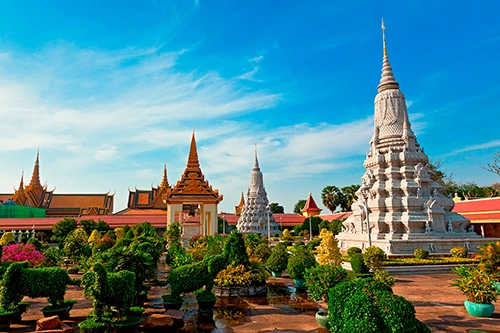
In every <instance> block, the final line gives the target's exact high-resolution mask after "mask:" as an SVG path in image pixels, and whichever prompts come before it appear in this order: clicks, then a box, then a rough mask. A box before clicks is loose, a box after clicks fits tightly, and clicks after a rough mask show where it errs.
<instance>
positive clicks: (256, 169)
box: [253, 143, 260, 171]
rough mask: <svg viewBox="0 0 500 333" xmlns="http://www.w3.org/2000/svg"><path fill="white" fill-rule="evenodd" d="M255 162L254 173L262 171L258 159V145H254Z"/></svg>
mask: <svg viewBox="0 0 500 333" xmlns="http://www.w3.org/2000/svg"><path fill="white" fill-rule="evenodd" d="M253 155H254V162H253V170H254V171H260V167H259V159H258V157H257V143H254V153H253Z"/></svg>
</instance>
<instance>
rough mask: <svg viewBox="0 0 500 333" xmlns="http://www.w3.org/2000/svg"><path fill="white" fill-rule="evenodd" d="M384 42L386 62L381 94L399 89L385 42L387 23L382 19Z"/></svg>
mask: <svg viewBox="0 0 500 333" xmlns="http://www.w3.org/2000/svg"><path fill="white" fill-rule="evenodd" d="M382 40H383V46H384V60H383V63H382V76H381V77H380V84H379V85H378V92H379V93H380V92H382V91H384V90H388V89H399V83H398V82H397V81H396V78H395V77H394V74H393V73H392V67H391V64H390V62H389V56H387V47H386V42H385V22H384V19H383V18H382Z"/></svg>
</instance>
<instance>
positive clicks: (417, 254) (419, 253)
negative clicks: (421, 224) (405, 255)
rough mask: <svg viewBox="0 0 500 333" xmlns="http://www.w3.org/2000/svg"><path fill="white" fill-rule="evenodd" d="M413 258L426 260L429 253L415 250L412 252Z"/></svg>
mask: <svg viewBox="0 0 500 333" xmlns="http://www.w3.org/2000/svg"><path fill="white" fill-rule="evenodd" d="M413 256H414V257H415V258H417V259H427V258H429V251H427V250H424V249H415V251H413Z"/></svg>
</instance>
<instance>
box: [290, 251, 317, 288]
mask: <svg viewBox="0 0 500 333" xmlns="http://www.w3.org/2000/svg"><path fill="white" fill-rule="evenodd" d="M315 265H316V260H315V259H314V256H313V254H312V252H311V251H309V250H308V249H307V248H306V247H305V246H298V247H295V248H294V250H293V252H292V255H291V256H290V259H288V265H287V267H286V271H287V273H288V275H289V276H290V278H292V279H294V280H299V279H304V274H305V273H306V269H308V268H312V267H314V266H315Z"/></svg>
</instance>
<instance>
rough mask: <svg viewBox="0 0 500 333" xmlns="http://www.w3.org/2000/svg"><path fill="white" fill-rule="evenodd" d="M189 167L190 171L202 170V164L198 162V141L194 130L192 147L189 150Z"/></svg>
mask: <svg viewBox="0 0 500 333" xmlns="http://www.w3.org/2000/svg"><path fill="white" fill-rule="evenodd" d="M187 167H188V168H189V169H199V168H200V162H199V160H198V151H197V150H196V139H195V137H194V130H193V136H192V137H191V147H190V148H189V157H188V163H187Z"/></svg>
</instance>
